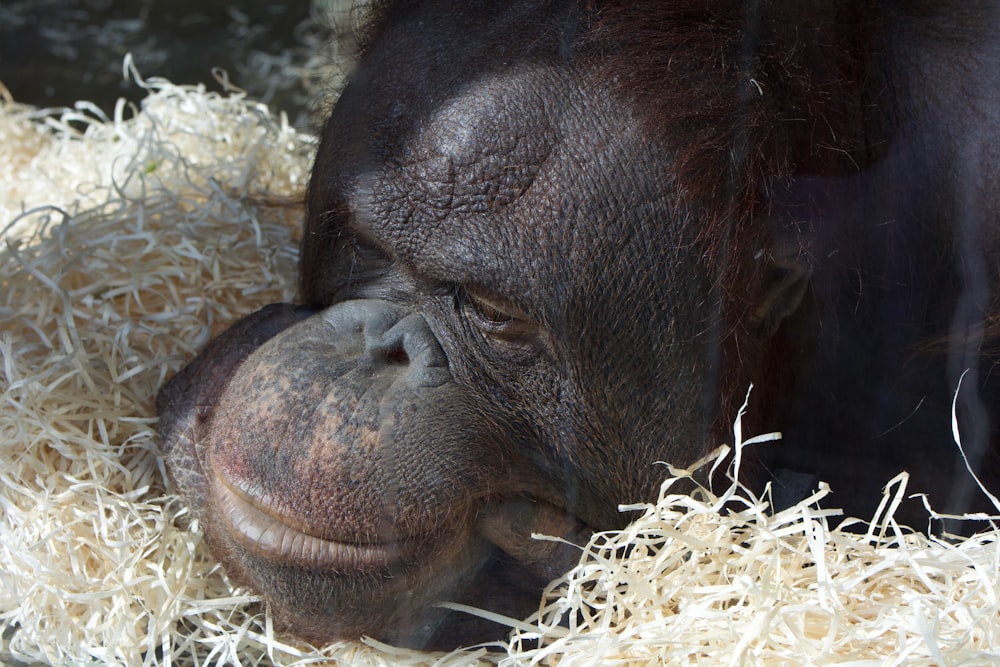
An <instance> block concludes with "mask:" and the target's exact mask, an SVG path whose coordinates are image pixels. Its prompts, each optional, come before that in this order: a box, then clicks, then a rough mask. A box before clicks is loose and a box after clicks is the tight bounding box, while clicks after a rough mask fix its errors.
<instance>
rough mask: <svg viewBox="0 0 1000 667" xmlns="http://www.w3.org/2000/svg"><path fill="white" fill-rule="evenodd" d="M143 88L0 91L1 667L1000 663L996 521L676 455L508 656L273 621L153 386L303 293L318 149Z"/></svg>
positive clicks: (215, 100)
mask: <svg viewBox="0 0 1000 667" xmlns="http://www.w3.org/2000/svg"><path fill="white" fill-rule="evenodd" d="M136 78H138V77H136ZM142 85H145V86H146V87H147V88H148V92H149V95H148V97H147V99H146V100H145V102H144V103H143V106H142V109H141V110H140V111H138V113H137V114H136V115H135V117H133V118H131V119H128V120H126V119H125V118H124V116H125V113H124V111H125V110H124V109H117V110H116V111H115V114H114V115H113V116H112V117H110V118H106V117H104V116H103V115H102V114H101V113H100V112H99V111H98V110H96V109H91V108H88V107H86V105H82V106H80V107H79V108H78V109H76V110H62V111H39V110H35V109H31V108H26V107H22V106H18V105H16V104H14V103H12V102H11V101H10V100H7V101H6V102H5V103H3V104H2V105H0V224H7V223H9V224H8V226H7V231H6V235H5V239H4V243H3V245H2V246H0V364H2V375H0V517H2V518H0V663H14V664H17V663H16V662H15V661H20V662H24V663H33V662H41V663H50V664H81V663H86V664H95V663H96V664H122V665H140V664H145V665H195V664H197V665H216V664H241V665H256V664H282V665H287V664H307V663H311V662H317V661H323V660H328V661H333V662H334V663H335V664H364V665H389V664H440V665H467V664H476V663H479V662H481V663H484V664H486V663H494V662H499V663H501V664H504V665H529V664H545V665H557V664H558V665H583V664H586V665H594V664H616V665H646V664H663V663H670V664H678V665H683V664H695V663H697V664H745V665H756V664H832V663H841V664H844V663H850V664H854V665H860V664H908V665H930V664H937V665H943V664H957V663H960V662H961V663H963V664H988V663H993V664H995V663H996V662H1000V542H998V537H1000V533H996V532H994V533H990V534H984V535H980V536H977V537H975V538H972V539H968V540H961V541H944V540H937V539H928V538H926V537H921V536H920V535H917V534H913V533H912V532H910V531H906V530H903V529H900V528H899V527H898V526H896V525H895V524H894V523H893V522H892V520H891V516H889V514H890V511H889V510H890V509H891V502H890V503H887V506H886V508H884V511H881V514H879V519H878V521H877V522H875V524H874V525H875V527H874V528H872V529H870V530H868V532H867V533H866V532H864V531H863V530H862V531H861V532H860V533H848V532H845V531H843V530H840V529H839V528H837V527H835V526H834V521H833V520H832V517H834V516H835V515H836V512H835V511H832V510H824V509H820V504H821V501H822V499H823V497H824V495H825V491H824V490H823V489H820V490H819V491H817V493H816V495H815V496H814V497H813V498H811V499H810V500H809V501H807V502H805V503H803V504H801V505H799V506H797V507H795V508H792V509H790V510H787V511H785V512H782V513H781V514H778V515H776V516H772V515H769V514H768V513H767V510H766V497H765V498H758V497H755V496H754V495H753V494H752V493H750V492H749V491H748V490H747V489H745V488H742V487H741V486H740V485H739V484H737V483H735V482H734V483H733V484H732V486H730V488H728V489H726V490H724V491H721V492H719V494H718V495H716V494H713V493H712V492H710V491H708V490H702V491H700V492H699V493H696V494H694V495H693V496H689V495H677V494H673V493H671V485H672V484H673V483H674V482H673V481H672V480H674V479H676V478H677V477H683V476H685V475H686V474H687V472H685V471H679V470H674V469H666V468H665V469H664V476H665V477H667V481H666V482H665V483H664V486H663V492H662V494H661V498H660V500H659V502H658V503H656V504H650V505H643V506H632V507H631V509H640V510H642V511H643V512H644V515H643V516H642V518H640V519H639V520H637V521H636V522H635V523H634V524H633V525H631V526H630V527H629V528H628V529H627V530H624V531H622V532H620V533H614V534H606V535H600V536H597V537H595V539H594V540H593V541H592V543H591V544H590V545H588V546H587V547H586V550H585V551H584V552H583V554H582V557H581V562H580V565H579V566H578V567H577V568H576V569H575V570H573V571H572V572H570V573H569V574H568V575H567V576H566V577H565V578H563V579H561V580H559V581H557V582H554V583H553V584H552V586H551V587H550V589H549V590H548V591H547V593H546V595H545V597H544V599H543V600H542V601H541V604H540V612H539V614H538V616H536V617H535V618H533V619H529V620H527V621H519V620H512V621H511V623H512V625H513V626H514V630H513V632H512V634H511V636H510V637H509V638H508V640H507V641H505V642H503V643H501V644H499V645H498V646H496V647H492V648H494V649H499V652H498V653H495V654H492V655H486V651H485V649H483V648H478V649H471V650H466V651H459V652H456V653H454V654H451V655H448V656H441V655H436V656H435V655H427V654H421V653H416V652H410V651H401V650H397V649H393V648H390V647H384V646H380V645H378V644H376V643H375V642H370V641H369V642H366V643H361V642H347V643H343V644H338V645H335V646H332V647H326V648H324V649H323V650H316V649H313V648H311V647H308V646H304V645H301V644H297V643H295V642H294V641H293V640H291V639H289V638H284V637H275V636H274V635H273V634H272V632H271V629H270V625H269V621H268V616H267V613H266V610H265V609H264V608H263V606H262V605H261V604H259V603H258V602H256V600H255V598H254V596H253V595H252V594H251V593H249V592H247V591H244V590H238V589H234V588H233V587H232V586H231V585H230V583H229V582H228V581H227V579H226V577H225V575H224V574H223V573H222V572H221V571H220V569H219V568H218V567H217V566H216V565H215V564H214V562H213V561H212V559H211V557H210V556H209V555H208V554H207V553H206V551H205V549H204V547H203V545H202V542H201V540H200V537H199V533H198V527H197V525H193V523H192V521H191V520H190V517H189V516H187V515H186V512H185V510H184V508H183V506H182V504H181V503H180V502H179V501H178V500H177V499H176V498H175V497H174V496H172V495H170V493H169V490H168V489H166V488H165V487H164V483H163V481H162V480H163V476H162V472H163V471H162V466H161V464H160V461H159V459H158V458H157V442H156V438H155V433H154V426H155V419H154V411H153V397H154V394H155V391H156V389H157V387H158V386H159V385H160V384H161V383H162V382H163V380H164V379H165V378H166V377H168V376H169V375H170V374H171V373H172V372H174V371H176V370H177V369H178V368H179V367H180V366H181V365H182V364H183V363H184V361H185V360H186V359H189V358H190V357H191V356H192V355H193V354H194V353H195V351H196V350H197V349H198V348H199V347H200V346H202V345H203V344H204V343H205V342H206V341H207V340H208V338H209V337H210V336H211V335H213V334H214V333H216V332H217V331H218V330H219V329H221V328H222V327H224V326H225V325H226V324H227V323H229V322H231V321H233V320H234V319H236V318H237V317H239V316H240V315H242V314H244V313H247V312H249V311H252V310H254V309H256V308H258V307H260V306H261V305H263V304H265V303H269V302H273V301H279V300H288V299H291V298H292V297H293V296H294V294H293V292H294V286H293V283H294V275H295V262H296V250H295V247H296V239H295V235H296V230H297V228H298V224H299V219H300V215H301V194H302V191H303V186H304V181H305V179H306V176H307V171H308V166H309V161H310V152H311V150H312V148H313V145H314V141H313V139H312V138H311V137H308V136H303V135H302V134H299V133H297V132H295V131H293V130H292V129H290V128H289V127H287V125H285V124H283V122H282V119H281V118H275V117H274V116H272V115H271V114H270V113H269V112H268V111H267V109H265V108H262V107H260V106H259V105H256V104H254V103H252V102H249V101H247V100H245V99H243V98H242V97H241V96H240V95H238V94H237V95H229V96H221V95H218V94H214V93H209V92H206V91H205V90H204V89H203V88H195V87H187V88H182V87H177V86H173V85H170V84H169V83H167V82H163V81H153V80H151V81H148V82H142ZM71 121H72V122H71ZM81 128H82V129H81ZM737 427H738V425H737ZM734 436H735V437H734V442H736V443H737V444H740V441H741V434H740V433H739V429H738V428H737V429H736V433H734ZM752 442H753V441H752ZM753 446H768V445H766V444H754V445H753ZM737 451H740V450H739V449H737ZM904 487H905V477H900V478H898V479H897V480H895V485H894V486H893V487H892V488H891V489H890V492H889V495H888V496H887V498H889V499H890V500H891V498H893V497H896V496H898V494H901V493H903V489H904ZM623 500H629V499H623Z"/></svg>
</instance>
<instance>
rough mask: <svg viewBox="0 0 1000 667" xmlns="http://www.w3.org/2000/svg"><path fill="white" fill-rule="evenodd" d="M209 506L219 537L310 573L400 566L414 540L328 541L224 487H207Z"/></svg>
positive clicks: (218, 481)
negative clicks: (221, 531)
mask: <svg viewBox="0 0 1000 667" xmlns="http://www.w3.org/2000/svg"><path fill="white" fill-rule="evenodd" d="M212 494H213V496H214V501H215V507H216V508H217V510H218V516H219V518H220V519H221V521H222V522H223V523H224V524H225V526H224V529H225V532H226V533H227V534H228V535H229V536H230V537H231V538H232V539H234V540H235V541H236V542H237V543H238V544H239V545H240V546H242V547H243V548H244V549H246V550H247V551H249V552H251V553H255V554H257V555H259V556H261V557H263V558H265V559H267V560H270V561H275V562H281V563H283V564H285V565H294V566H298V567H303V568H306V569H310V570H331V571H336V572H356V573H364V572H376V571H383V570H387V569H391V568H393V567H395V566H398V565H400V564H401V563H402V554H403V553H405V552H406V551H412V546H413V545H414V544H415V543H417V542H419V540H415V539H414V540H404V541H393V542H384V543H361V542H354V541H351V542H348V541H341V540H333V539H328V538H325V537H319V536H317V535H313V534H310V533H308V532H306V531H305V530H304V529H301V528H298V527H296V526H293V525H292V523H291V522H290V521H289V520H288V519H287V518H285V517H282V516H281V515H280V514H279V513H278V512H276V511H275V510H274V509H273V508H271V507H268V506H266V505H264V504H263V503H261V502H260V501H259V500H257V499H255V498H252V497H251V496H249V495H247V494H246V493H244V492H243V491H241V490H239V489H237V488H234V487H233V486H231V485H230V484H227V483H226V482H225V480H223V479H221V478H220V476H216V477H215V478H214V483H213V484H212Z"/></svg>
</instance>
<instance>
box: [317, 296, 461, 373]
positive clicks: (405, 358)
mask: <svg viewBox="0 0 1000 667" xmlns="http://www.w3.org/2000/svg"><path fill="white" fill-rule="evenodd" d="M322 318H323V320H324V321H325V322H326V323H327V324H328V325H329V326H330V327H332V328H333V329H334V331H333V332H332V339H334V340H340V341H343V340H353V341H355V342H356V344H358V345H359V347H361V349H357V350H355V351H354V353H355V354H356V355H357V356H358V357H362V356H364V357H367V359H368V362H369V363H370V364H371V365H372V367H373V369H374V370H376V371H379V370H388V368H389V367H392V370H393V371H394V372H395V373H397V374H399V375H398V377H397V380H396V381H397V382H398V381H403V382H405V383H406V384H408V385H411V386H413V387H437V386H440V385H442V384H444V383H446V382H448V381H449V380H450V379H451V372H450V371H449V369H448V358H447V356H446V355H445V353H444V350H442V349H441V345H440V344H439V343H438V341H437V338H436V337H435V336H434V333H433V332H432V331H431V328H430V326H429V325H428V324H427V320H426V319H425V318H424V316H423V315H421V314H420V313H415V312H413V311H411V310H409V309H408V308H405V307H403V306H399V305H396V304H393V303H390V302H388V301H382V300H379V299H364V300H356V301H344V302H341V303H338V304H336V305H334V306H331V307H329V308H327V309H326V310H325V311H323V313H322ZM344 334H347V335H346V336H344ZM345 352H346V351H345ZM403 367H405V369H404V368H403Z"/></svg>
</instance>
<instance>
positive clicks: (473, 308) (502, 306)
mask: <svg viewBox="0 0 1000 667" xmlns="http://www.w3.org/2000/svg"><path fill="white" fill-rule="evenodd" d="M456 299H457V305H458V307H459V310H460V311H461V312H462V314H463V315H464V316H465V318H466V319H467V320H468V321H469V322H471V323H472V324H473V325H474V326H475V327H476V328H477V329H479V331H481V332H482V333H484V334H486V335H487V336H488V337H490V338H493V339H498V340H502V341H507V342H523V343H528V342H531V341H532V340H533V339H534V338H536V337H537V334H538V326H537V325H536V324H535V323H534V322H532V321H531V320H530V319H529V318H528V317H527V315H525V314H523V313H522V312H520V310H519V309H517V307H516V306H512V305H510V304H507V303H504V302H502V301H499V300H497V299H493V298H490V297H486V296H483V295H481V294H478V293H475V292H472V291H470V290H469V289H467V288H460V289H459V290H458V293H457V295H456Z"/></svg>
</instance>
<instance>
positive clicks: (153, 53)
mask: <svg viewBox="0 0 1000 667" xmlns="http://www.w3.org/2000/svg"><path fill="white" fill-rule="evenodd" d="M326 1H327V3H328V4H329V3H330V2H331V0H326ZM315 4H316V5H317V6H315V7H313V6H312V5H313V3H311V2H310V0H285V1H284V2H281V1H276V0H260V1H256V2H254V1H244V2H233V1H232V0H229V1H226V0H14V1H10V0H0V82H2V83H3V84H4V85H5V86H6V87H7V89H8V90H9V91H10V93H11V94H12V95H13V97H14V100H16V101H18V102H22V103H26V104H31V105H34V106H38V107H50V106H72V104H73V103H74V102H76V101H77V100H87V101H90V102H93V103H94V104H96V105H97V106H98V107H100V108H101V109H103V110H104V111H105V112H110V111H111V110H112V109H113V108H114V104H115V101H116V100H117V99H118V98H119V97H125V98H126V99H128V100H130V101H133V102H136V101H138V100H141V99H142V98H143V97H144V96H145V92H144V91H143V90H142V89H141V88H139V87H138V86H136V85H135V84H134V83H132V82H129V81H126V80H125V79H124V78H123V76H122V59H123V58H124V56H125V54H126V53H128V52H131V53H132V56H133V59H134V61H135V64H136V67H137V68H138V71H139V73H140V74H141V75H142V77H143V78H149V77H154V76H157V77H165V78H167V79H169V80H171V81H173V82H174V83H183V84H191V83H205V84H206V86H208V88H209V89H210V90H221V89H222V87H221V86H220V85H219V84H218V83H217V82H216V81H215V79H214V78H213V75H212V69H213V68H214V67H221V68H224V69H225V70H226V71H227V72H228V75H229V79H230V81H231V82H232V83H234V84H235V85H237V86H239V87H240V88H243V89H244V90H246V91H247V93H248V94H249V96H250V97H252V98H253V99H255V100H259V101H262V102H266V103H268V104H269V105H270V106H271V107H272V108H273V109H275V110H280V111H286V112H287V113H288V115H289V118H290V119H291V121H292V122H293V124H295V125H296V126H299V127H307V126H309V125H310V124H311V122H310V117H309V110H310V109H311V108H313V107H315V106H316V105H317V104H318V97H319V96H320V94H321V93H320V91H317V89H316V87H315V85H313V86H310V85H309V82H304V81H303V77H302V70H303V69H304V68H306V67H311V68H313V69H315V66H316V63H315V59H316V57H317V55H318V53H319V51H320V50H321V47H322V45H324V44H326V43H328V42H329V41H330V40H331V39H332V28H331V27H330V18H331V17H330V16H329V11H330V10H329V7H325V6H323V5H324V2H323V0H317V2H316V3H315Z"/></svg>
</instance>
